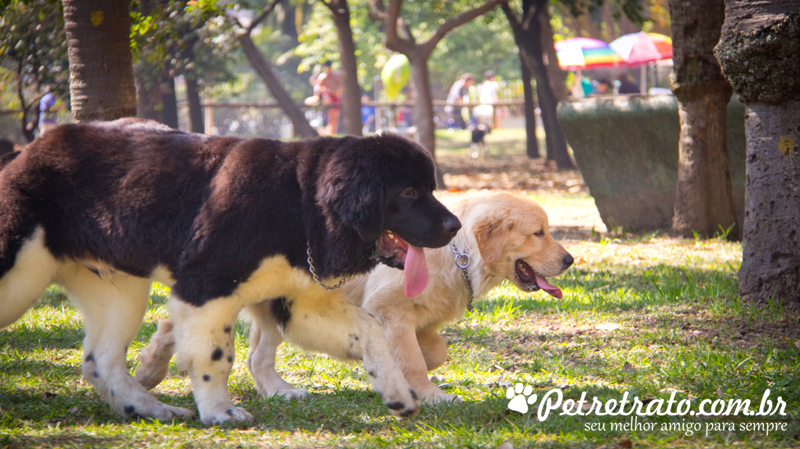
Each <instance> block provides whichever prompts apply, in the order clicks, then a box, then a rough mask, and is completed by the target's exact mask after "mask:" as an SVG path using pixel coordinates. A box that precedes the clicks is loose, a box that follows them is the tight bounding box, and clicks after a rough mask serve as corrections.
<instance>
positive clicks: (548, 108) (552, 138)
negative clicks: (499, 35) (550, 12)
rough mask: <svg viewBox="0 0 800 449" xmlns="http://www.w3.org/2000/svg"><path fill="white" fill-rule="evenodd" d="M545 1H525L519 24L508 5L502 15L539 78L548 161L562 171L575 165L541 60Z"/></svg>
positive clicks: (538, 89) (540, 102)
mask: <svg viewBox="0 0 800 449" xmlns="http://www.w3.org/2000/svg"><path fill="white" fill-rule="evenodd" d="M546 6H547V1H546V0H525V1H523V2H522V17H523V18H524V22H522V23H520V22H519V21H518V20H517V18H516V15H514V13H513V12H511V9H510V7H509V6H508V4H503V12H505V14H506V17H507V18H508V21H509V24H510V25H511V29H512V31H513V32H514V41H515V42H516V43H517V46H518V47H519V48H520V51H524V52H525V55H526V56H527V58H526V60H527V61H528V65H529V66H530V67H529V68H530V70H531V72H532V73H533V75H534V77H535V78H536V91H537V93H538V97H539V109H540V110H541V113H542V122H543V124H544V131H545V135H546V142H547V159H548V160H554V161H555V162H556V166H557V167H558V168H559V169H562V170H566V169H572V168H575V164H574V163H573V162H572V159H571V158H570V157H569V153H568V152H567V140H566V139H565V138H564V132H563V131H562V130H561V125H559V123H558V119H557V118H556V107H557V106H558V99H557V98H556V96H555V93H553V89H552V87H551V85H550V77H549V76H548V73H547V67H546V66H545V64H544V58H543V56H542V52H543V47H542V30H541V28H540V22H539V19H538V16H539V14H541V13H542V11H543V10H544V9H545V8H546Z"/></svg>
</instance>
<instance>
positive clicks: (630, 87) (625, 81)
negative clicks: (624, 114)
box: [617, 73, 639, 94]
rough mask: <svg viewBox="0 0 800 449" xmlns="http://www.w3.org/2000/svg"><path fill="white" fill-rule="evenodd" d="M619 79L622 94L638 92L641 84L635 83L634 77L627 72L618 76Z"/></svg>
mask: <svg viewBox="0 0 800 449" xmlns="http://www.w3.org/2000/svg"><path fill="white" fill-rule="evenodd" d="M617 81H619V93H621V94H638V93H639V86H637V85H636V84H634V83H633V79H632V78H631V76H630V75H628V74H627V73H623V74H622V75H620V76H618V77H617Z"/></svg>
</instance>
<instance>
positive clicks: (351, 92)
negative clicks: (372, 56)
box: [325, 0, 361, 136]
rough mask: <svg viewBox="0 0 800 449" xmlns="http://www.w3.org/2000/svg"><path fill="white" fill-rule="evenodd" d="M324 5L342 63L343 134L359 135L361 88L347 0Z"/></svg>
mask: <svg viewBox="0 0 800 449" xmlns="http://www.w3.org/2000/svg"><path fill="white" fill-rule="evenodd" d="M325 5H326V6H327V7H328V8H329V9H330V10H331V15H332V16H333V23H334V25H335V26H336V37H337V42H338V45H339V58H340V62H341V63H342V84H343V85H344V92H343V93H342V122H343V124H344V132H345V134H349V135H351V136H360V135H361V87H360V86H359V85H358V62H357V61H356V44H355V43H354V42H353V30H352V29H351V28H350V11H349V9H348V7H347V0H331V1H330V3H328V2H325Z"/></svg>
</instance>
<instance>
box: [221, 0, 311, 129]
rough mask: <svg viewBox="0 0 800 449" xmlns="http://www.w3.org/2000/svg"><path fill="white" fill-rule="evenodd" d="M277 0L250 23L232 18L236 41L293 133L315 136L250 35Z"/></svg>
mask: <svg viewBox="0 0 800 449" xmlns="http://www.w3.org/2000/svg"><path fill="white" fill-rule="evenodd" d="M279 1H280V0H272V1H271V2H270V3H269V4H268V5H267V6H265V7H264V8H263V9H262V10H261V11H260V13H259V15H258V16H257V17H256V18H254V19H253V20H252V21H250V23H243V22H242V21H241V20H239V19H234V20H236V23H238V25H239V26H240V27H241V28H242V32H240V33H239V34H238V41H239V43H240V44H241V46H242V50H244V53H245V55H247V59H248V61H250V65H252V66H253V69H255V71H256V73H258V75H259V76H260V77H261V79H262V80H263V81H264V84H266V85H267V88H268V89H269V90H270V92H271V93H272V96H273V97H274V98H275V100H276V101H277V102H278V104H279V105H280V106H281V109H282V110H283V112H284V114H286V116H288V117H289V120H291V121H292V125H293V126H294V132H295V134H296V135H297V136H300V137H315V136H318V135H319V134H318V133H317V131H316V130H315V129H314V128H313V127H312V126H311V125H310V124H309V123H308V120H307V119H306V117H305V114H303V111H302V110H301V109H300V107H299V106H298V105H297V104H296V103H295V102H294V101H293V100H292V97H291V95H290V94H289V93H288V92H287V91H286V89H285V88H284V87H283V85H282V84H281V81H280V79H278V76H277V75H276V73H275V70H274V69H273V68H272V64H271V63H270V62H269V60H268V59H267V58H265V57H264V55H263V54H261V52H260V51H259V50H258V47H257V46H256V44H255V43H254V42H253V38H252V36H251V34H252V33H253V30H254V29H255V27H256V26H258V25H259V24H260V23H261V22H262V21H263V20H264V19H266V18H267V17H268V16H269V15H270V14H271V13H272V11H273V10H274V9H275V6H276V5H277V4H278V2H279Z"/></svg>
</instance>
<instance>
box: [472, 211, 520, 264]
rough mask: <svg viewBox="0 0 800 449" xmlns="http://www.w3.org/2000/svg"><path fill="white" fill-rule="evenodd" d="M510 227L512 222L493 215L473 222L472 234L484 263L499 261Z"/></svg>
mask: <svg viewBox="0 0 800 449" xmlns="http://www.w3.org/2000/svg"><path fill="white" fill-rule="evenodd" d="M510 226H513V222H510V221H507V220H503V219H502V218H501V216H497V215H494V214H492V215H485V216H482V217H481V218H479V219H478V220H477V221H476V222H475V224H474V225H473V228H472V232H473V233H474V234H475V241H476V242H477V243H478V250H479V251H480V253H481V258H482V259H483V261H484V263H493V262H497V260H498V259H500V256H501V255H502V254H503V245H504V244H505V243H506V238H507V237H508V231H509V229H510Z"/></svg>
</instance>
